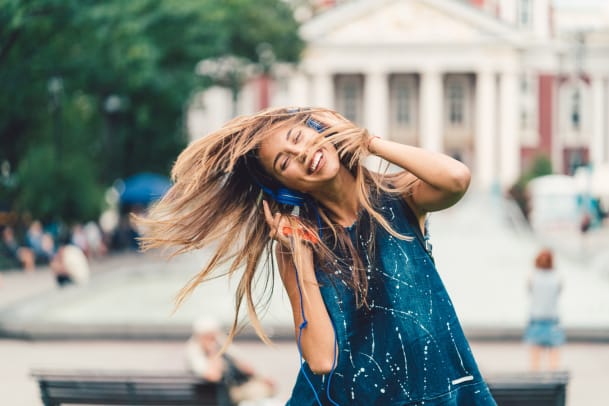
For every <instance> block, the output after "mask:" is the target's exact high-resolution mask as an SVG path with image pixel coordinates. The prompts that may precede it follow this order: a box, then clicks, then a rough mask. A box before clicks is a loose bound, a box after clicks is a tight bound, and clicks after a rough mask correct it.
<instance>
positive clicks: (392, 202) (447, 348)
mask: <svg viewBox="0 0 609 406" xmlns="http://www.w3.org/2000/svg"><path fill="white" fill-rule="evenodd" d="M381 203H382V205H381V206H382V207H381V209H380V212H381V214H383V216H384V217H385V219H387V220H388V221H389V223H390V224H391V226H392V227H393V228H394V230H396V231H398V232H399V233H401V234H403V235H407V236H409V237H412V239H411V240H410V241H406V240H401V239H398V238H396V237H394V236H392V235H391V234H389V233H388V232H387V231H385V230H384V229H383V228H382V227H381V226H379V225H370V224H371V222H370V220H369V218H368V216H367V215H363V216H361V217H360V219H359V220H358V221H357V222H356V223H355V224H354V225H352V226H351V227H349V228H347V231H348V233H349V235H350V237H351V240H352V241H353V244H354V246H355V247H356V248H357V249H358V251H359V252H360V253H361V255H362V258H363V260H364V266H365V267H366V272H367V276H368V296H367V297H368V307H366V306H363V307H359V308H358V307H357V306H356V304H355V297H354V294H353V290H352V289H351V288H350V287H348V286H347V284H346V283H344V282H343V281H342V280H341V275H340V274H341V273H342V272H348V269H346V270H343V269H342V267H340V266H337V267H336V271H335V274H326V273H323V272H320V271H318V272H317V278H318V281H319V283H320V289H321V293H322V296H323V298H324V302H325V304H326V308H327V309H328V312H329V314H330V317H331V319H332V323H333V325H334V329H335V331H336V334H337V340H338V349H339V350H338V362H337V365H336V368H335V370H334V372H333V373H332V375H331V376H330V374H327V375H314V374H313V373H312V372H311V370H310V369H309V368H308V366H307V365H306V363H304V364H303V368H302V370H301V371H300V373H299V375H298V378H297V380H296V384H295V386H294V389H293V392H292V396H291V399H290V400H289V401H288V403H287V405H289V406H309V405H310V406H315V405H319V404H321V405H324V406H325V405H341V406H347V405H354V406H355V405H362V406H372V405H378V406H405V405H408V406H415V405H416V406H419V405H421V406H422V405H428V406H440V405H441V406H457V405H458V406H496V403H495V401H494V400H493V398H492V396H491V394H490V392H489V390H488V387H487V385H486V383H485V382H484V380H483V379H482V376H481V375H480V372H479V370H478V367H477V365H476V362H475V360H474V357H473V355H472V352H471V350H470V347H469V344H468V343H467V340H466V338H465V336H464V334H463V331H462V328H461V325H460V323H459V321H458V319H457V316H456V313H455V310H454V308H453V305H452V302H451V300H450V298H449V296H448V293H447V292H446V289H445V287H444V285H443V283H442V281H441V279H440V277H439V275H438V273H437V270H436V267H435V264H434V261H433V258H432V257H431V255H430V252H429V249H427V248H426V246H425V242H424V239H423V238H421V237H422V235H421V233H420V232H419V236H418V237H419V238H417V230H416V229H415V227H417V226H416V225H415V224H416V220H414V215H413V213H412V211H411V210H410V208H409V207H408V205H406V203H405V202H404V201H403V200H402V199H401V198H398V197H390V196H388V195H384V196H383V197H382V199H381ZM409 219H410V221H409ZM366 224H367V225H368V226H367V227H366ZM370 227H375V233H376V234H375V237H374V239H371V238H370V234H371V233H370V232H369V230H370ZM369 244H375V247H374V252H375V253H376V254H375V255H374V258H370V256H369V255H368V254H367V252H368V245H369ZM336 254H337V256H338V257H339V258H341V255H343V254H341V253H340V252H337V253H336ZM454 271H455V272H458V270H454ZM304 374H306V376H305V375H304ZM306 378H308V380H309V381H310V384H309V382H307V379H306ZM328 386H329V389H328ZM328 393H329V397H328Z"/></svg>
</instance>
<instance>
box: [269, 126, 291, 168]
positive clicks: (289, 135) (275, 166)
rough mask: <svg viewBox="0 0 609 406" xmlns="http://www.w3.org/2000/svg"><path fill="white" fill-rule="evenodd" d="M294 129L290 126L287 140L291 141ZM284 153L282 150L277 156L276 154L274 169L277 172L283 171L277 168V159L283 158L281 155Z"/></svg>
mask: <svg viewBox="0 0 609 406" xmlns="http://www.w3.org/2000/svg"><path fill="white" fill-rule="evenodd" d="M292 130H293V128H290V129H289V130H288V132H287V133H286V134H285V139H286V140H287V141H289V140H290V137H291V136H292ZM282 154H283V153H282V152H280V153H278V154H277V156H275V159H274V160H273V169H274V170H275V171H276V172H281V171H278V170H277V161H278V160H279V158H281V155H282Z"/></svg>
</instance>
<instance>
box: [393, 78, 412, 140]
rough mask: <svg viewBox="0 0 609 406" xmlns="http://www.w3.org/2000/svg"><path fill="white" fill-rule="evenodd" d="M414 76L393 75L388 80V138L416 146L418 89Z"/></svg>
mask: <svg viewBox="0 0 609 406" xmlns="http://www.w3.org/2000/svg"><path fill="white" fill-rule="evenodd" d="M417 86H418V84H417V76H416V75H414V74H406V73H400V74H394V75H391V77H390V80H389V97H390V101H389V115H388V118H389V131H390V133H389V136H390V138H391V139H394V140H399V141H400V142H403V143H407V144H413V145H416V144H417V139H416V134H417V122H418V117H417V115H418V106H417V104H418V97H419V96H418V89H417Z"/></svg>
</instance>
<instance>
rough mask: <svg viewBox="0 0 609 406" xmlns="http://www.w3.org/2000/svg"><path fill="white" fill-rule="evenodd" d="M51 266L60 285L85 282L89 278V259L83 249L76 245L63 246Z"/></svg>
mask: <svg viewBox="0 0 609 406" xmlns="http://www.w3.org/2000/svg"><path fill="white" fill-rule="evenodd" d="M50 266H51V270H52V271H53V275H55V280H56V281H57V284H58V285H59V286H60V287H63V286H66V285H71V284H84V283H86V282H88V280H89V274H90V270H89V261H88V260H87V256H86V255H85V253H84V252H83V251H82V249H81V248H80V247H78V246H76V245H73V244H67V245H63V246H61V247H60V248H59V250H58V251H57V254H55V256H54V257H53V259H52V260H51V263H50Z"/></svg>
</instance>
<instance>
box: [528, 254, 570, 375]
mask: <svg viewBox="0 0 609 406" xmlns="http://www.w3.org/2000/svg"><path fill="white" fill-rule="evenodd" d="M553 258H554V255H553V254H552V251H550V250H549V249H542V250H541V251H539V253H538V254H537V257H536V258H535V269H534V270H533V272H531V275H530V276H529V281H528V288H529V295H530V305H529V306H530V307H529V323H528V325H527V328H526V330H525V334H524V339H525V341H526V342H527V343H529V344H530V345H531V354H530V361H531V369H532V370H534V371H538V370H540V369H541V365H542V356H543V354H544V353H545V352H547V355H548V367H549V369H550V370H556V369H558V367H559V366H560V352H559V349H560V346H561V345H562V344H564V343H565V332H564V330H563V328H562V326H561V325H560V321H559V311H558V308H559V300H560V295H561V292H562V278H561V276H560V274H559V273H558V271H557V270H555V269H554V259H553Z"/></svg>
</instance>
